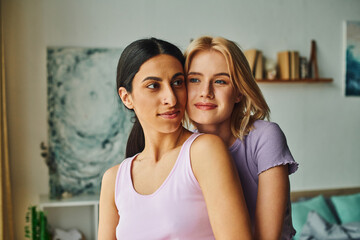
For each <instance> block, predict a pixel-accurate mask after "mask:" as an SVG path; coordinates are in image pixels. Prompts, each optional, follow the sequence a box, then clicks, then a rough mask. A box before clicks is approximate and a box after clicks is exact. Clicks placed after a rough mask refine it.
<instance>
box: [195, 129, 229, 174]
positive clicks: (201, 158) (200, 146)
mask: <svg viewBox="0 0 360 240" xmlns="http://www.w3.org/2000/svg"><path fill="white" fill-rule="evenodd" d="M190 161H191V163H192V167H193V171H194V173H195V175H197V173H198V172H203V171H209V170H210V169H219V168H220V169H222V168H224V167H225V168H226V167H227V166H229V165H231V164H232V163H231V157H230V154H229V152H228V149H227V147H226V145H225V143H224V142H223V140H222V139H221V138H220V137H218V136H215V135H212V134H203V135H201V136H199V137H198V138H197V139H196V140H195V141H194V142H193V144H192V146H191V149H190Z"/></svg>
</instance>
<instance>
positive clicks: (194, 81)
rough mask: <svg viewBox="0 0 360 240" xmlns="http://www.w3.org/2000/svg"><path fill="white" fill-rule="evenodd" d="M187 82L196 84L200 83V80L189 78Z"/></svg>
mask: <svg viewBox="0 0 360 240" xmlns="http://www.w3.org/2000/svg"><path fill="white" fill-rule="evenodd" d="M189 82H191V83H197V82H200V80H199V79H197V78H189Z"/></svg>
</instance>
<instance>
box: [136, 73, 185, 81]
mask: <svg viewBox="0 0 360 240" xmlns="http://www.w3.org/2000/svg"><path fill="white" fill-rule="evenodd" d="M178 76H185V75H184V74H183V73H181V72H178V73H175V74H174V76H172V78H171V80H173V79H175V78H177V77H178ZM147 80H154V81H157V82H161V81H162V79H161V78H159V77H154V76H149V77H146V78H144V79H143V80H142V82H145V81H147Z"/></svg>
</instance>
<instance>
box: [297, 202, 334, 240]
mask: <svg viewBox="0 0 360 240" xmlns="http://www.w3.org/2000/svg"><path fill="white" fill-rule="evenodd" d="M310 211H315V212H317V213H318V214H319V215H320V216H321V217H322V218H324V220H326V221H327V222H329V223H337V221H336V217H335V215H334V214H333V213H332V212H331V210H330V208H329V206H328V204H327V203H326V200H325V198H324V197H323V196H322V195H319V196H317V197H314V198H311V199H309V200H305V201H299V202H294V203H292V204H291V216H292V221H293V226H294V228H295V230H296V235H295V237H294V239H299V237H300V232H301V230H302V227H303V226H304V224H305V222H306V219H307V216H308V213H309V212H310Z"/></svg>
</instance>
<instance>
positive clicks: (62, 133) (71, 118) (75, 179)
mask: <svg viewBox="0 0 360 240" xmlns="http://www.w3.org/2000/svg"><path fill="white" fill-rule="evenodd" d="M120 54H121V49H101V48H69V47H51V48H48V49H47V84H48V85H47V88H48V89H47V93H48V94H47V100H48V108H47V109H48V156H47V164H48V167H49V175H50V178H49V179H50V180H49V181H50V197H51V198H60V197H61V196H64V195H67V194H69V195H79V194H98V193H99V191H100V182H101V178H102V175H103V173H104V172H105V171H106V169H108V168H109V167H111V166H113V165H116V164H118V163H120V162H121V161H122V160H123V159H124V156H125V147H126V142H127V137H128V134H129V131H130V129H131V127H132V121H131V118H132V114H131V113H130V111H128V110H127V109H126V108H125V107H124V106H123V105H122V103H121V101H120V99H119V97H118V95H117V91H116V65H117V61H118V59H119V56H120Z"/></svg>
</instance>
